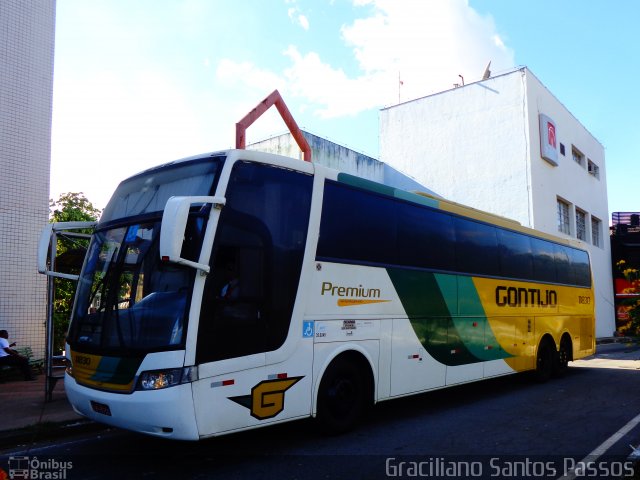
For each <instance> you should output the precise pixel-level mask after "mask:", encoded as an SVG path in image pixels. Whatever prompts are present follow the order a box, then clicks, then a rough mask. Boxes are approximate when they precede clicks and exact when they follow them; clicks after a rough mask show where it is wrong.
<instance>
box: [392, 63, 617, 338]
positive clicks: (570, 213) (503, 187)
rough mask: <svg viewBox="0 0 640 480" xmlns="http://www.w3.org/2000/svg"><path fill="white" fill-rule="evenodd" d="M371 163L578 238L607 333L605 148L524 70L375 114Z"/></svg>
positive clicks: (610, 323)
mask: <svg viewBox="0 0 640 480" xmlns="http://www.w3.org/2000/svg"><path fill="white" fill-rule="evenodd" d="M380 160H381V161H383V162H384V163H385V164H387V165H389V166H391V167H394V168H396V169H398V170H401V171H403V172H407V173H408V174H409V175H410V176H411V177H413V178H415V179H416V180H417V181H418V182H419V183H421V184H423V185H426V186H428V187H429V188H431V189H433V190H434V191H436V192H437V193H438V194H440V195H442V196H443V197H444V198H447V199H449V200H452V201H455V202H459V203H462V204H466V205H469V206H471V207H474V208H478V209H480V210H485V211H488V212H491V213H494V214H497V215H501V216H504V217H508V218H511V219H514V220H517V221H518V222H520V223H521V224H522V225H525V226H527V227H531V228H535V229H536V230H539V231H542V232H545V233H550V234H554V235H557V236H560V237H565V238H571V239H574V240H578V241H579V242H580V243H581V245H582V246H583V247H585V248H586V249H587V250H588V251H589V254H590V256H591V262H592V268H593V279H594V286H595V295H596V299H595V305H596V336H597V337H606V336H611V335H613V334H614V331H615V315H614V301H613V288H612V268H611V246H610V242H609V239H608V228H607V225H606V223H605V222H606V219H607V218H608V202H607V183H606V168H605V167H606V166H605V156H604V147H603V146H602V145H601V144H600V143H599V142H598V141H597V140H596V139H595V138H594V137H593V135H591V134H590V133H589V132H588V131H587V129H586V128H585V127H584V126H583V125H582V124H581V123H580V122H579V121H578V120H577V119H576V118H575V117H574V116H573V115H572V114H571V112H569V111H568V110H567V109H566V108H565V107H564V105H563V104H562V103H561V102H560V101H559V100H558V99H557V98H556V97H555V96H554V95H553V94H552V93H551V92H549V90H547V88H546V87H545V86H544V85H543V84H542V83H541V82H540V80H538V79H537V78H536V77H535V76H534V75H533V74H532V73H531V71H529V70H528V69H527V68H520V69H517V70H515V71H512V72H509V73H507V74H504V75H500V76H496V77H493V78H488V79H486V80H482V81H479V82H475V83H471V84H467V85H465V86H462V87H459V88H454V89H452V90H448V91H445V92H441V93H437V94H434V95H430V96H428V97H424V98H420V99H417V100H413V101H410V102H406V103H403V104H400V105H396V106H392V107H389V108H386V109H383V110H382V111H381V112H380Z"/></svg>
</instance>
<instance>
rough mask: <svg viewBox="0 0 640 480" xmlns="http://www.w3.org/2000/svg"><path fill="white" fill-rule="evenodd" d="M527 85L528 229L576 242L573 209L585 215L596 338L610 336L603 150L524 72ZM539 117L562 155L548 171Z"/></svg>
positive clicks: (612, 312)
mask: <svg viewBox="0 0 640 480" xmlns="http://www.w3.org/2000/svg"><path fill="white" fill-rule="evenodd" d="M526 82H527V97H526V102H527V105H528V117H527V118H528V123H529V135H530V137H531V151H530V155H531V182H532V183H531V196H532V204H533V205H534V206H535V208H534V210H533V216H534V218H533V222H532V226H533V227H534V228H536V229H537V230H541V231H543V232H549V233H553V234H555V235H559V236H562V237H567V238H576V209H578V210H580V211H582V212H584V213H585V214H586V217H587V222H586V226H587V241H586V242H584V243H583V246H584V247H586V248H587V250H589V254H590V256H591V264H592V267H593V272H594V275H593V277H594V284H595V290H596V299H595V301H596V318H597V323H596V335H597V336H598V337H606V336H611V335H612V334H613V332H614V330H615V309H614V298H613V279H612V278H613V277H612V271H611V243H610V241H609V221H608V217H609V206H608V199H607V169H606V162H605V154H604V147H603V146H602V145H601V144H600V142H598V140H597V139H596V138H595V137H594V136H593V135H591V133H589V131H588V130H587V129H586V128H585V127H584V126H583V125H582V124H581V123H580V122H579V121H578V120H577V119H576V118H575V117H574V116H573V115H572V114H571V112H569V110H567V108H566V107H565V106H564V105H563V104H562V103H560V101H559V100H558V99H557V98H555V96H553V94H551V92H549V91H548V90H547V88H546V87H545V86H544V85H543V84H542V83H541V82H540V80H538V78H537V77H536V76H535V75H533V74H532V73H531V72H530V71H529V70H526ZM541 113H542V114H544V115H547V116H548V117H550V118H551V119H552V120H553V121H554V122H555V124H556V137H557V141H558V144H563V145H564V149H565V154H564V155H562V154H561V153H560V152H558V165H557V166H552V165H551V164H550V163H549V162H547V161H545V160H543V159H542V157H541V153H540V128H539V121H538V116H539V114H541ZM572 147H576V148H577V149H578V150H579V151H580V152H581V153H582V154H584V163H583V164H582V165H580V164H578V163H576V162H575V161H574V160H573V157H572V153H571V152H572ZM559 148H560V146H559V145H558V149H559ZM588 160H591V161H592V162H593V163H595V164H596V165H597V166H598V167H599V172H598V176H597V177H596V176H595V175H591V174H590V173H589V172H588ZM558 197H560V198H561V199H562V200H563V201H565V202H566V203H568V204H569V207H570V208H569V220H570V234H569V235H565V234H563V233H560V232H559V231H558V217H557V200H558ZM592 218H595V219H597V220H599V222H600V227H601V229H600V236H599V237H600V238H599V245H593V242H592V238H591V219H592Z"/></svg>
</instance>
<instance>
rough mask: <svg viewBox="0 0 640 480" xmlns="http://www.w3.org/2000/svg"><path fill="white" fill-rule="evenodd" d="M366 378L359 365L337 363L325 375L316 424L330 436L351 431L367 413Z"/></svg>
mask: <svg viewBox="0 0 640 480" xmlns="http://www.w3.org/2000/svg"><path fill="white" fill-rule="evenodd" d="M364 378H365V375H363V373H362V372H361V371H360V369H359V368H358V366H357V365H354V364H353V363H352V362H349V361H345V360H336V361H334V362H333V363H331V365H329V368H327V371H326V372H325V374H324V376H323V377H322V381H321V382H320V389H319V391H318V413H317V420H318V421H319V423H320V428H321V429H322V430H323V431H324V432H326V433H329V434H334V435H337V434H340V433H344V432H346V431H348V430H351V429H352V428H353V427H354V426H355V425H356V424H357V423H358V421H359V420H360V418H361V417H362V414H363V412H364V410H365V398H364V391H365V384H364V381H363V379H364Z"/></svg>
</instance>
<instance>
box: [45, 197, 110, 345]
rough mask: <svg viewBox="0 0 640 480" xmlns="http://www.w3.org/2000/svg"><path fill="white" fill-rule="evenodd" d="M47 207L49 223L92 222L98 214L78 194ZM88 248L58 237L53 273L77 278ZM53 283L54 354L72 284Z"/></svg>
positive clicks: (63, 328)
mask: <svg viewBox="0 0 640 480" xmlns="http://www.w3.org/2000/svg"><path fill="white" fill-rule="evenodd" d="M49 208H50V212H51V218H50V220H49V221H50V222H86V221H96V220H98V217H99V216H100V213H101V211H100V210H98V209H97V208H95V207H94V206H93V204H92V203H91V202H90V201H89V200H87V198H86V197H85V196H84V194H83V193H82V192H80V193H72V192H69V193H63V194H62V195H60V198H58V200H57V201H55V202H54V201H53V200H50V201H49ZM87 233H89V232H87ZM88 246H89V242H88V240H87V239H79V238H73V237H68V236H65V235H63V234H60V235H59V236H58V243H57V245H56V253H57V255H56V270H57V271H61V272H64V273H73V274H76V275H78V274H79V273H80V268H81V267H82V260H83V259H84V254H85V252H86V250H87V247H88ZM53 281H54V302H53V348H54V352H59V351H60V350H62V349H63V348H64V341H65V335H66V332H67V329H68V328H69V319H70V317H71V309H72V307H73V299H74V296H75V291H76V282H74V281H73V280H67V279H64V278H53Z"/></svg>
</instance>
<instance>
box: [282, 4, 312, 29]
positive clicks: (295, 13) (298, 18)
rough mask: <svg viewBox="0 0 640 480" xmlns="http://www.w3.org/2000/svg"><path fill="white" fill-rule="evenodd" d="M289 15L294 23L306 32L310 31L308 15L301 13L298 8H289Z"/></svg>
mask: <svg viewBox="0 0 640 480" xmlns="http://www.w3.org/2000/svg"><path fill="white" fill-rule="evenodd" d="M287 15H288V16H289V19H290V20H291V21H292V22H293V23H295V24H296V25H299V26H301V27H302V28H303V29H304V30H309V19H308V18H307V17H306V15H303V14H302V13H300V9H299V8H298V7H292V8H289V9H288V10H287Z"/></svg>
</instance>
